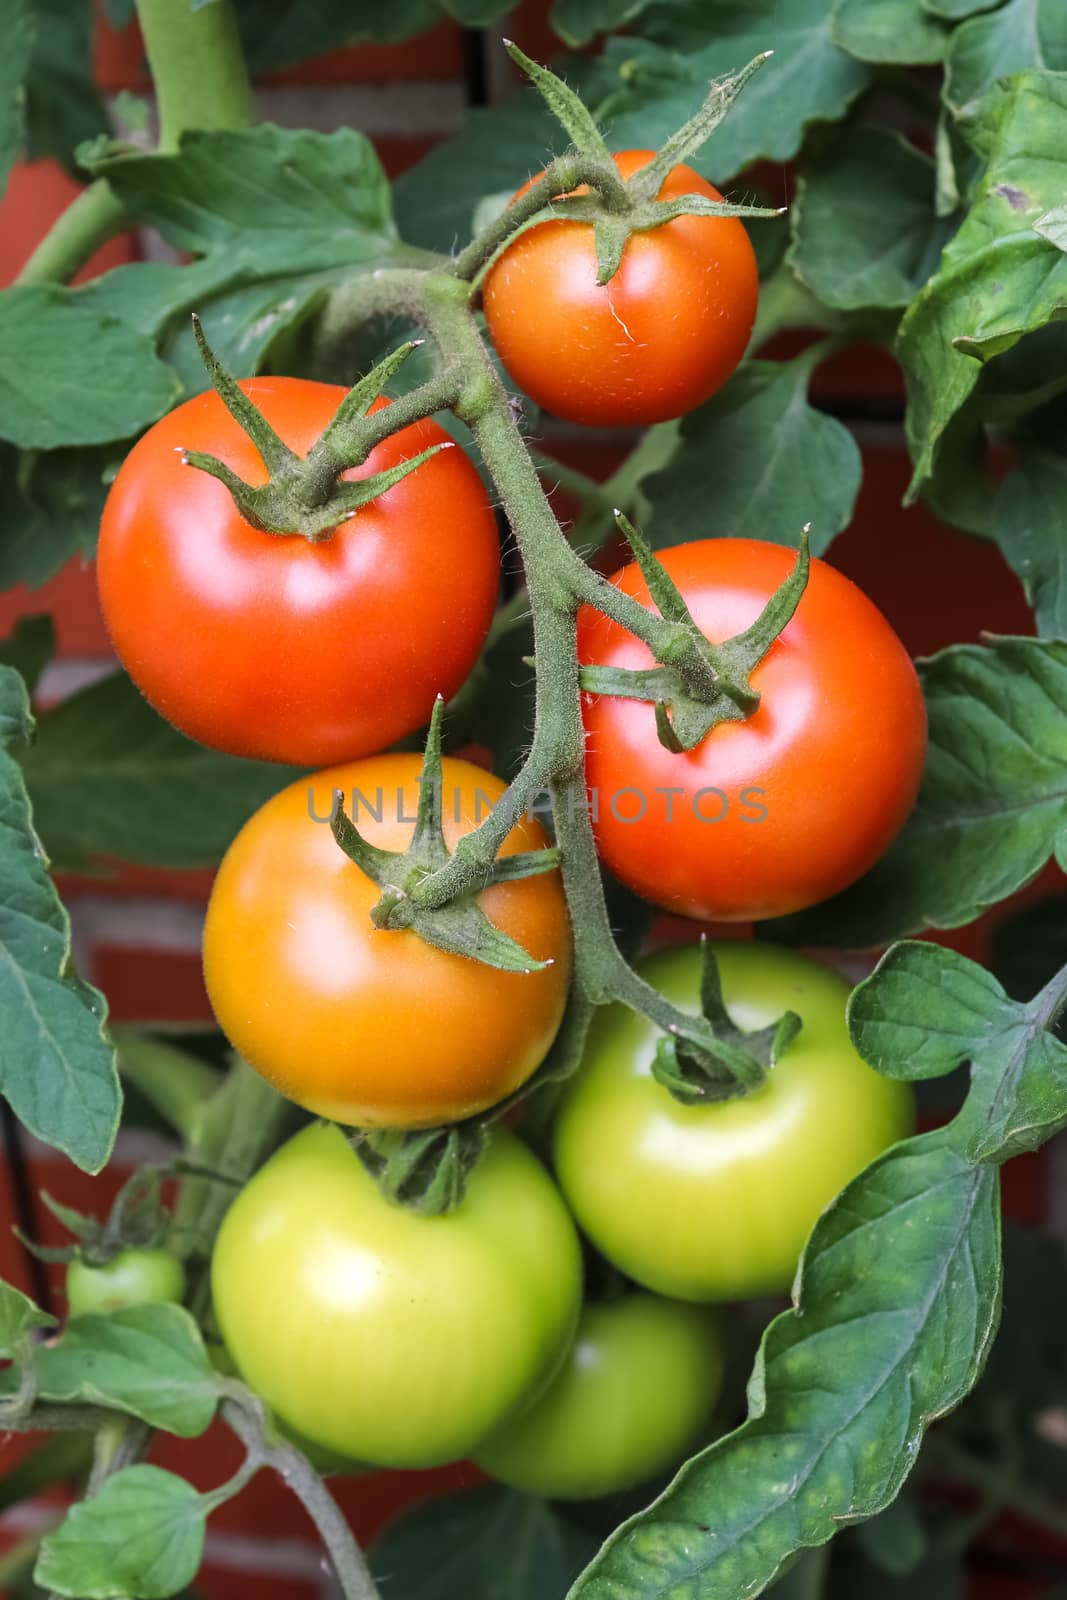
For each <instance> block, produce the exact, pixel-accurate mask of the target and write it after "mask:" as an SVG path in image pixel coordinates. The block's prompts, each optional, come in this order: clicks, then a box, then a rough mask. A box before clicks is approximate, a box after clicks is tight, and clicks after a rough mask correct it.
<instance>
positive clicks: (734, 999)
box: [552, 940, 915, 1302]
mask: <svg viewBox="0 0 1067 1600" xmlns="http://www.w3.org/2000/svg"><path fill="white" fill-rule="evenodd" d="M712 949H713V951H714V955H715V958H716V961H717V964H718V969H719V977H720V981H721V984H722V995H723V1000H724V1002H725V1004H726V1007H727V1010H728V1011H729V1013H730V1016H731V1018H732V1019H733V1021H734V1022H735V1023H736V1024H737V1025H738V1026H739V1027H741V1028H743V1029H745V1030H746V1031H751V1030H754V1029H758V1028H763V1027H769V1026H772V1025H773V1024H775V1023H776V1022H777V1021H778V1019H779V1018H780V1017H781V1016H782V1015H783V1014H784V1013H785V1012H786V1011H790V1010H791V1011H794V1012H796V1013H797V1014H798V1015H799V1017H800V1019H801V1023H802V1027H801V1030H800V1032H799V1034H798V1035H797V1037H796V1038H795V1039H794V1040H793V1042H792V1043H791V1044H790V1045H788V1046H787V1047H786V1048H785V1049H784V1050H783V1051H782V1053H781V1055H780V1056H779V1058H778V1060H777V1062H776V1063H775V1065H774V1067H773V1069H772V1071H771V1072H770V1074H769V1076H768V1077H767V1079H766V1081H765V1082H764V1083H763V1084H762V1085H761V1086H760V1087H759V1088H758V1089H755V1090H752V1091H751V1092H749V1093H747V1094H745V1095H742V1096H740V1097H738V1098H736V1099H731V1100H725V1101H719V1102H717V1103H712V1104H703V1105H700V1104H698V1105H683V1104H682V1103H681V1102H679V1101H678V1100H676V1099H675V1098H674V1097H673V1096H672V1095H671V1093H670V1091H669V1090H668V1089H666V1088H664V1087H663V1085H662V1084H660V1083H659V1082H657V1080H656V1079H655V1078H654V1077H653V1075H652V1060H653V1057H654V1055H655V1050H656V1045H657V1043H658V1040H659V1038H660V1033H659V1030H658V1029H657V1027H656V1025H655V1024H654V1023H653V1022H651V1021H650V1020H649V1018H647V1017H643V1016H641V1015H640V1014H639V1013H637V1012H634V1011H631V1010H629V1009H628V1008H627V1007H625V1006H623V1005H622V1004H620V1003H619V1002H614V1003H613V1004H611V1005H609V1006H604V1007H602V1008H601V1009H600V1010H598V1012H597V1013H596V1015H595V1016H594V1018H593V1023H592V1026H591V1028H590V1031H589V1037H588V1041H587V1044H586V1048H585V1052H584V1054H583V1058H582V1063H581V1065H580V1067H579V1069H578V1071H577V1073H576V1074H575V1075H574V1076H573V1077H572V1078H570V1079H568V1080H567V1082H566V1083H565V1084H564V1086H563V1090H562V1093H561V1095H560V1099H559V1103H558V1107H557V1111H556V1116H555V1121H554V1124H553V1129H552V1151H553V1162H554V1165H555V1170H556V1176H557V1178H558V1181H559V1184H560V1187H561V1189H562V1190H563V1194H564V1197H565V1199H566V1201H567V1204H568V1205H569V1206H570V1208H571V1211H572V1212H573V1214H574V1217H575V1219H576V1221H577V1223H578V1226H579V1227H580V1228H581V1230H582V1232H583V1233H584V1234H586V1235H587V1237H588V1238H589V1239H590V1240H591V1241H592V1243H593V1244H594V1245H595V1246H596V1248H597V1249H598V1250H599V1251H600V1252H601V1254H602V1255H604V1256H606V1257H607V1259H608V1260H609V1261H610V1262H611V1263H612V1264H613V1265H614V1266H615V1267H617V1268H618V1270H619V1271H620V1272H622V1273H625V1275H626V1276H627V1277H628V1278H630V1279H632V1280H633V1282H634V1283H637V1284H640V1285H641V1286H642V1287H644V1288H646V1289H649V1290H651V1291H653V1292H654V1293H656V1294H662V1295H670V1296H673V1297H676V1298H677V1299H680V1300H692V1301H698V1302H719V1301H730V1300H741V1299H747V1298H750V1297H754V1296H759V1295H766V1294H783V1293H785V1292H786V1291H787V1290H788V1289H789V1287H790V1285H791V1284H792V1282H793V1278H794V1276H795V1273H796V1269H797V1263H798V1260H799V1257H800V1253H801V1250H802V1249H803V1247H804V1244H805V1243H806V1241H807V1238H808V1235H809V1234H810V1233H811V1230H812V1228H813V1227H814V1225H815V1222H816V1220H817V1219H818V1217H819V1215H820V1214H821V1212H822V1211H823V1210H824V1209H825V1207H826V1206H827V1205H829V1204H830V1202H831V1201H832V1200H833V1199H834V1198H835V1197H836V1196H837V1195H838V1194H839V1193H840V1191H841V1190H842V1189H843V1188H844V1187H845V1185H846V1184H847V1183H849V1182H850V1180H851V1179H852V1178H854V1177H856V1175H857V1174H858V1173H859V1172H861V1171H862V1170H863V1168H864V1167H866V1166H867V1165H868V1164H869V1163H870V1162H872V1161H873V1160H875V1159H876V1157H878V1156H879V1155H880V1154H881V1153H882V1152H883V1151H884V1150H886V1149H887V1148H888V1147H889V1146H890V1145H892V1144H895V1143H896V1142H897V1140H899V1139H904V1138H906V1137H907V1136H908V1135H909V1134H910V1133H911V1132H912V1131H913V1127H914V1119H915V1102H914V1095H913V1093H912V1089H911V1086H910V1084H907V1083H900V1082H897V1081H895V1080H893V1079H891V1078H886V1077H883V1076H882V1075H881V1074H880V1073H878V1072H875V1071H874V1069H873V1068H872V1067H869V1066H868V1065H867V1063H866V1062H865V1061H864V1060H863V1059H862V1058H861V1057H860V1056H859V1055H858V1054H857V1052H856V1050H855V1047H854V1046H853V1044H852V1041H851V1039H850V1037H849V1033H848V1027H847V1023H846V1017H845V1006H846V1003H847V1001H848V997H849V993H850V989H849V985H848V984H847V983H846V982H845V981H844V979H843V978H841V977H839V976H838V974H837V973H836V972H833V971H831V970H830V969H829V968H828V967H826V966H823V965H822V964H821V963H819V962H816V961H813V960H811V959H810V958H809V957H807V956H804V955H801V954H800V953H799V952H798V951H795V950H789V949H785V948H783V947H781V946H777V945H772V944H765V943H762V942H756V943H747V942H744V941H739V940H730V941H721V942H717V943H715V944H714V945H713V946H712ZM638 970H639V972H640V973H641V975H642V976H643V977H644V978H645V979H646V981H647V982H648V983H650V984H651V985H652V987H653V988H654V989H656V990H657V991H658V992H659V993H660V994H662V995H665V996H666V997H667V999H668V1000H671V1001H673V1002H674V1003H675V1004H676V1005H678V1006H680V1007H682V1008H683V1009H684V1010H687V1011H689V1012H691V1013H692V1014H693V1015H696V1014H697V1013H698V1011H699V997H700V983H701V975H702V970H703V958H702V954H701V950H700V947H699V946H698V945H688V946H685V947H682V948H678V949H673V950H667V951H663V952H662V953H660V954H658V955H655V956H652V957H649V958H648V959H646V960H645V961H643V962H641V963H639V966H638Z"/></svg>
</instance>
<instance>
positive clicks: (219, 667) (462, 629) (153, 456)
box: [97, 377, 500, 766]
mask: <svg viewBox="0 0 1067 1600" xmlns="http://www.w3.org/2000/svg"><path fill="white" fill-rule="evenodd" d="M240 387H241V388H242V389H243V390H244V392H245V394H246V395H248V396H249V397H250V398H251V399H252V401H253V402H254V403H255V405H256V406H257V407H258V409H259V410H260V411H261V412H262V414H263V415H264V416H265V417H266V418H267V420H268V422H270V424H271V425H272V427H273V428H274V429H275V431H276V432H277V433H278V434H279V435H280V436H281V437H282V439H283V440H284V442H285V443H286V444H288V445H289V446H290V448H291V449H293V450H295V451H296V452H297V453H298V454H299V455H306V454H307V453H308V452H309V450H310V449H311V447H312V446H313V445H314V443H315V442H316V440H317V439H318V438H319V436H320V435H321V434H322V433H323V431H324V430H325V429H326V427H327V425H328V424H329V423H330V422H331V420H332V419H333V417H334V414H335V413H336V411H337V409H338V406H339V405H340V403H341V401H342V400H343V399H344V397H345V395H346V393H347V391H346V390H345V389H343V388H340V387H338V386H337V385H334V384H326V383H316V382H313V381H311V380H309V379H304V378H286V377H266V378H250V379H245V380H243V381H242V382H241V384H240ZM384 404H387V402H386V401H385V400H379V401H377V402H375V405H374V407H372V409H373V410H377V409H379V408H380V406H382V405H384ZM435 445H438V446H439V445H448V447H449V448H447V449H441V450H439V451H438V453H437V454H436V455H434V456H433V457H431V459H429V460H428V461H424V462H423V463H422V464H421V465H420V466H419V467H417V468H416V469H415V470H414V471H413V472H411V473H410V474H408V476H407V477H405V478H403V479H402V480H401V481H400V482H399V483H397V484H395V485H394V486H393V487H392V488H391V489H389V490H387V491H386V493H384V494H382V495H379V496H378V497H376V498H375V499H374V500H372V501H370V502H369V503H368V504H366V505H364V506H362V507H360V508H359V510H358V511H357V512H356V513H355V515H354V516H352V517H351V518H350V519H349V520H347V521H345V522H343V523H342V524H341V525H340V526H338V528H337V529H336V530H335V531H334V532H333V533H332V534H331V535H330V536H329V537H328V538H325V539H323V540H321V541H320V542H311V541H309V540H308V539H307V538H305V537H303V536H302V535H300V534H295V533H294V534H282V535H279V534H272V533H264V532H261V531H260V530H259V529H257V528H254V527H252V525H251V524H250V523H249V522H247V521H246V520H245V519H244V517H243V516H242V515H241V513H240V512H239V510H238V509H237V506H236V504H235V503H234V500H233V498H232V496H231V494H230V491H229V490H228V489H227V488H226V487H225V485H224V484H222V483H220V482H218V480H217V479H216V478H214V477H212V476H210V475H209V474H208V473H207V472H204V471H201V470H200V469H198V468H197V467H194V466H192V465H186V464H185V462H184V452H186V451H190V450H195V451H200V452H202V453H204V454H208V455H214V456H216V457H218V458H219V459H220V460H222V461H223V462H225V463H226V465H228V466H229V467H230V468H231V469H232V470H233V471H234V472H236V473H237V474H238V476H239V477H241V478H243V479H244V480H245V481H246V482H249V483H256V484H258V483H263V482H265V481H266V478H267V473H266V469H265V467H264V465H263V461H262V459H261V457H260V455H259V452H258V451H257V449H256V447H255V445H254V444H253V443H252V441H251V439H250V438H249V437H248V435H247V434H246V433H245V432H244V431H243V430H242V428H241V427H240V426H239V424H238V423H237V422H236V421H235V420H234V419H233V417H231V416H230V414H229V412H228V411H227V410H226V408H225V406H224V405H223V403H222V401H221V399H220V398H219V396H218V395H217V394H216V393H215V391H214V390H208V391H207V392H205V393H204V394H200V395H196V396H194V397H193V398H192V399H190V400H186V401H185V402H184V403H183V404H182V405H180V406H178V407H177V408H176V409H175V410H174V411H171V412H170V413H169V414H168V415H167V416H165V417H163V418H162V419H161V421H159V422H157V423H156V424H155V425H154V426H153V427H151V428H150V429H149V430H148V432H147V433H146V434H145V435H144V436H143V438H141V439H140V440H139V441H138V443H137V444H135V445H134V447H133V449H132V450H131V451H130V453H129V455H128V456H127V457H126V460H125V461H124V462H123V465H122V467H121V468H120V469H119V472H118V475H117V477H116V479H115V482H114V483H113V485H112V487H111V490H110V492H109V494H108V498H107V503H106V506H105V509H104V515H103V520H102V523H101V528H100V542H99V549H98V556H97V580H98V586H99V592H100V602H101V606H102V608H103V613H104V619H105V622H106V623H107V627H108V632H109V634H110V636H111V640H112V643H113V644H114V647H115V650H116V653H117V654H118V656H119V658H120V660H121V661H122V663H123V665H124V666H125V668H126V670H127V671H128V672H129V674H130V676H131V678H133V680H134V682H135V683H136V684H137V686H138V688H139V689H140V690H141V692H142V694H143V695H144V696H145V698H146V699H147V700H149V701H150V702H151V704H152V705H153V706H154V707H155V708H156V710H157V711H159V712H160V713H161V714H162V715H163V716H165V717H166V718H167V719H168V721H170V722H172V723H173V724H174V726H175V727H177V728H179V729H180V730H181V731H182V732H183V733H185V734H188V735H189V737H190V738H193V739H196V740H198V741H199V742H200V743H201V744H205V745H208V746H209V747H211V748H212V749H217V750H223V751H226V752H228V753H229V754H232V755H239V756H248V757H253V758H256V759H260V760H267V761H283V762H288V763H291V764H293V765H297V766H324V765H326V764H327V763H329V762H333V761H342V760H349V759H352V758H354V757H357V756H364V755H369V754H371V753H373V752H374V751H376V750H381V749H384V748H385V747H386V746H387V745H390V744H393V743H395V742H396V741H397V740H398V739H400V738H403V737H404V735H406V734H409V733H412V732H413V731H414V730H415V729H417V728H420V727H422V726H423V724H424V723H425V722H426V721H427V720H428V718H429V715H430V712H431V710H432V708H433V704H434V700H435V699H436V697H437V696H438V695H443V696H444V697H445V698H448V697H449V696H450V695H452V694H454V693H455V691H456V690H457V689H458V688H459V687H460V685H461V684H462V683H463V682H464V680H465V679H466V677H467V675H468V673H469V672H470V670H471V668H472V667H473V665H474V663H475V661H476V659H477V657H478V654H479V652H480V651H481V648H482V645H483V644H484V642H485V638H486V635H487V633H488V630H489V624H490V622H491V620H492V616H493V611H494V609H495V607H496V602H497V596H498V592H499V584H500V556H499V540H498V536H497V529H496V521H495V517H494V515H493V511H492V509H491V507H490V505H489V502H488V499H487V496H486V492H485V489H484V486H483V484H482V481H481V478H480V477H479V475H478V473H477V471H476V469H475V467H474V466H473V464H472V463H471V461H470V460H469V459H468V457H467V456H466V454H465V452H464V451H463V450H461V449H460V448H459V447H458V446H456V445H454V444H453V442H452V441H451V439H450V438H449V436H448V434H446V433H445V432H444V430H443V429H442V428H440V427H438V425H437V423H435V422H434V421H433V420H432V419H429V418H427V419H426V420H424V421H422V422H418V423H415V424H413V425H411V426H410V427H407V428H404V429H402V430H401V431H400V432H399V433H397V434H394V435H391V436H390V437H389V438H387V439H386V440H385V441H384V442H383V443H382V444H380V445H378V446H377V447H376V448H375V449H374V450H372V451H371V453H370V455H369V456H368V458H367V460H366V462H365V463H364V464H363V465H362V466H361V467H358V468H354V469H352V470H351V471H350V472H347V473H345V474H344V475H343V476H344V477H345V478H351V479H362V478H366V477H368V476H370V475H371V474H373V473H376V472H381V471H384V470H387V469H388V468H390V467H393V466H396V465H397V464H398V463H400V462H403V461H406V460H409V459H410V458H411V457H413V456H415V455H418V454H419V453H420V452H421V451H423V450H426V449H429V448H431V447H432V446H435Z"/></svg>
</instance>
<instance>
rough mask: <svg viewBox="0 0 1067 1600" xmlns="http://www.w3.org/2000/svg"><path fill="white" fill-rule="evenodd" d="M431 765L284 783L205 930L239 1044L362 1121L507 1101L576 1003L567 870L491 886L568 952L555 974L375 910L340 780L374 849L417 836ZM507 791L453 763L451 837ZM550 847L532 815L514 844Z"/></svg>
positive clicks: (505, 919) (504, 922) (537, 948)
mask: <svg viewBox="0 0 1067 1600" xmlns="http://www.w3.org/2000/svg"><path fill="white" fill-rule="evenodd" d="M421 769H422V760H421V757H419V756H417V755H381V756H375V757H372V758H370V759H369V760H366V761H355V762H352V763H350V764H349V765H347V766H343V767H333V768H331V769H329V770H328V771H326V772H320V773H318V774H317V775H316V776H315V777H313V778H307V779H299V780H298V781H297V782H296V783H294V784H291V785H290V787H289V788H287V789H283V790H282V792H281V793H280V794H277V795H275V796H274V797H273V799H271V800H268V801H267V803H266V805H264V806H262V807H261V808H260V810H259V811H257V812H256V814H255V816H254V817H253V818H252V819H251V821H249V822H247V823H246V824H245V826H244V828H242V830H241V832H240V833H239V834H238V835H237V838H236V839H235V840H234V842H233V844H232V845H231V846H230V848H229V850H228V851H227V853H226V856H225V859H224V860H223V863H222V865H221V867H220V868H219V872H218V876H217V878H216V879H215V885H214V888H213V889H212V892H211V901H210V904H209V905H208V912H207V923H206V926H205V928H204V976H205V979H206V981H207V987H208V993H209V994H210V996H211V1002H212V1005H213V1006H214V1007H215V1012H216V1015H217V1016H218V1019H219V1023H220V1025H221V1027H222V1029H223V1031H224V1032H225V1033H226V1035H227V1036H228V1038H229V1039H230V1041H231V1042H232V1043H233V1045H234V1046H235V1047H236V1048H237V1050H238V1051H239V1052H240V1053H241V1055H242V1056H244V1057H245V1059H246V1060H247V1061H248V1062H249V1063H250V1064H251V1065H252V1066H253V1067H255V1068H256V1069H257V1071H259V1072H261V1073H262V1074H263V1076H264V1077H265V1078H268V1079H269V1080H270V1082H271V1083H273V1084H274V1086H275V1087H276V1088H277V1089H280V1090H281V1092H282V1093H283V1094H287V1095H288V1096H289V1097H290V1098H291V1099H293V1100H296V1101H297V1102H298V1103H299V1104H300V1105H303V1106H307V1108H308V1109H309V1110H310V1111H314V1112H316V1113H317V1114H318V1115H319V1116H323V1117H331V1118H333V1119H334V1120H336V1121H338V1122H346V1123H352V1124H355V1125H356V1126H361V1127H372V1126H376V1127H382V1126H385V1127H394V1128H399V1127H408V1128H414V1127H431V1126H434V1125H436V1124H437V1123H441V1122H454V1121H456V1120H457V1119H459V1118H462V1117H468V1116H473V1115H474V1114H475V1113H476V1112H478V1111H482V1110H484V1109H485V1108H486V1107H487V1106H491V1105H495V1104H496V1103H497V1101H499V1100H502V1099H503V1098H504V1096H505V1095H507V1094H509V1093H510V1092H511V1091H512V1090H513V1089H515V1088H517V1087H518V1086H519V1084H521V1083H523V1082H525V1080H526V1079H527V1078H528V1077H529V1076H530V1074H531V1073H532V1072H533V1071H534V1069H535V1067H537V1066H538V1065H539V1064H540V1062H541V1060H542V1058H543V1057H544V1055H545V1052H546V1051H547V1050H548V1047H549V1045H550V1044H551V1043H552V1040H553V1038H554V1037H555V1033H556V1029H557V1028H558V1027H559V1023H560V1018H561V1017H562V1015H563V1007H564V1004H565V1003H566V998H567V984H568V980H569V976H570V924H569V921H568V918H567V908H566V902H565V900H564V897H563V889H562V887H561V884H560V880H559V874H558V872H551V873H545V874H542V875H541V876H540V877H533V878H522V879H519V880H517V881H516V882H514V883H498V884H493V885H491V886H490V887H489V888H488V889H486V890H485V891H484V892H483V893H482V895H481V896H480V898H479V904H480V905H481V907H482V909H483V910H484V912H485V914H486V916H488V917H489V919H490V920H491V921H492V922H495V923H496V924H497V926H498V927H500V928H502V929H503V930H504V932H505V933H508V934H510V935H511V937H512V938H513V939H515V940H517V941H518V943H519V944H521V945H522V946H523V948H524V949H526V950H528V951H529V952H530V954H531V955H533V956H535V957H536V958H537V959H538V960H542V961H550V962H551V965H550V966H547V967H545V968H543V969H542V970H541V971H538V972H528V973H526V972H501V971H498V970H497V969H496V968H495V967H489V966H486V965H485V964H484V963H483V962H480V961H474V960H471V959H469V958H468V957H466V956H459V955H450V954H448V953H447V952H446V951H444V950H438V949H435V948H434V947H433V946H431V945H429V944H427V943H426V942H425V941H424V940H423V939H420V938H419V936H418V935H417V934H416V933H413V932H410V931H407V930H392V929H381V928H376V927H375V926H374V924H373V923H372V922H371V919H370V909H371V907H372V906H373V905H374V903H375V901H376V900H377V899H378V898H379V895H380V893H381V891H380V889H379V888H378V886H377V885H376V884H374V883H373V882H372V881H371V880H370V878H368V877H366V876H365V874H364V873H363V872H361V871H360V869H359V867H357V866H356V865H355V864H354V863H353V862H352V861H350V860H349V859H348V857H347V856H346V855H345V854H344V852H343V851H342V850H341V848H340V846H339V845H338V844H337V843H336V841H335V840H334V837H333V834H332V832H331V830H330V828H329V827H328V826H327V821H328V818H329V813H330V797H331V793H332V791H333V790H334V789H340V790H342V791H343V793H344V801H345V809H346V811H347V812H348V814H349V815H350V816H352V817H353V820H354V821H355V822H356V825H357V827H358V828H359V830H360V832H361V833H362V834H363V835H364V837H365V838H367V839H368V840H369V841H370V843H371V844H374V845H377V846H379V847H380V848H381V849H383V850H400V849H404V848H405V847H406V846H407V845H408V844H409V843H410V841H411V834H412V828H413V821H414V817H415V810H416V806H417V803H418V794H419V789H418V778H419V774H420V772H421ZM504 787H505V786H504V784H503V783H501V781H500V779H499V778H495V777H494V776H493V775H492V773H489V772H484V771H483V770H482V768H481V767H475V766H472V765H471V764H470V763H469V762H467V761H458V760H455V759H453V758H450V757H446V758H445V760H444V761H443V762H442V770H441V797H442V798H441V814H442V825H443V827H444V832H445V838H446V840H447V841H448V843H449V844H450V845H451V846H453V847H454V846H455V843H456V841H457V839H459V837H460V836H461V835H462V834H464V833H469V832H470V831H471V829H472V828H473V827H474V826H475V825H476V823H477V822H478V821H479V820H481V819H482V818H484V817H485V816H486V815H487V814H488V811H489V809H490V807H491V806H492V805H493V804H495V802H496V801H497V800H499V798H500V796H501V795H502V794H503V792H504ZM354 795H355V796H356V798H355V799H353V796H354ZM309 796H310V799H311V801H312V802H313V807H314V811H315V814H316V816H317V817H318V818H319V820H317V821H316V820H313V818H312V816H311V815H310V814H309ZM323 819H325V820H323ZM544 843H545V836H544V833H543V831H542V829H541V827H540V826H539V824H538V823H537V822H535V821H533V820H531V819H529V818H523V819H522V820H521V821H520V822H519V823H518V825H517V826H516V827H514V828H513V829H512V830H511V832H510V833H509V834H508V836H507V839H506V841H505V843H504V847H503V850H502V851H501V854H502V855H513V854H515V853H516V852H518V851H522V850H536V849H539V848H540V847H541V846H543V845H544Z"/></svg>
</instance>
